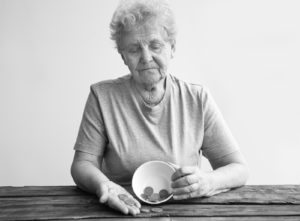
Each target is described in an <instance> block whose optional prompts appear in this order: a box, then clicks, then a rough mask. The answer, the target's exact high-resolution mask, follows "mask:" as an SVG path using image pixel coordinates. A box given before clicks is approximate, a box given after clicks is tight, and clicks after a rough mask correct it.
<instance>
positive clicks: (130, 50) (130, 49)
mask: <svg viewBox="0 0 300 221" xmlns="http://www.w3.org/2000/svg"><path fill="white" fill-rule="evenodd" d="M138 51H139V48H129V49H128V52H129V53H137V52H138Z"/></svg>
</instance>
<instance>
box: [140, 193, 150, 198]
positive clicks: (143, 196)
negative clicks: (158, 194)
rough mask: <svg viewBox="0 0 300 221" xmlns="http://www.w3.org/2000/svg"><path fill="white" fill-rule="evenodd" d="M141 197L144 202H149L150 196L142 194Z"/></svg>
mask: <svg viewBox="0 0 300 221" xmlns="http://www.w3.org/2000/svg"><path fill="white" fill-rule="evenodd" d="M141 197H142V198H143V199H144V200H149V196H148V195H146V194H145V193H142V194H141Z"/></svg>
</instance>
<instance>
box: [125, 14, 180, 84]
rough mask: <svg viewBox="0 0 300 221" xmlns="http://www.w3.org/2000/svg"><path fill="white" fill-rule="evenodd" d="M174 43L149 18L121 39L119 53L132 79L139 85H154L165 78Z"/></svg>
mask: <svg viewBox="0 0 300 221" xmlns="http://www.w3.org/2000/svg"><path fill="white" fill-rule="evenodd" d="M173 52H174V45H171V44H170V43H169V41H167V40H166V33H165V32H164V30H163V28H162V27H161V26H160V25H158V24H157V22H156V21H155V20H150V21H148V22H146V23H145V24H143V25H140V26H138V27H136V28H134V29H133V30H131V31H130V32H128V33H125V34H124V35H123V37H122V40H121V55H122V58H123V60H124V63H125V64H126V65H127V66H128V68H129V70H130V72H131V74H132V76H133V79H134V80H135V82H136V83H137V84H140V85H155V84H157V83H158V82H159V81H161V80H163V79H165V77H166V73H167V69H168V65H169V61H170V59H171V58H172V55H173Z"/></svg>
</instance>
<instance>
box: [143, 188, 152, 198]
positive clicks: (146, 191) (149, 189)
mask: <svg viewBox="0 0 300 221" xmlns="http://www.w3.org/2000/svg"><path fill="white" fill-rule="evenodd" d="M153 192H154V190H153V188H152V187H151V186H147V187H145V189H144V194H146V195H148V196H151V195H152V193H153Z"/></svg>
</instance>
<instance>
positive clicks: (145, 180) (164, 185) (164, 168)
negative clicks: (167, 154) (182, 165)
mask: <svg viewBox="0 0 300 221" xmlns="http://www.w3.org/2000/svg"><path fill="white" fill-rule="evenodd" d="M174 172H175V169H174V168H173V167H172V166H171V165H170V164H168V163H166V162H163V161H148V162H146V163H144V164H142V165H141V166H139V167H138V168H137V169H136V171H135V172H134V174H133V177H132V189H133V192H134V193H135V195H136V196H137V197H138V198H139V199H140V200H141V201H143V202H145V203H148V204H160V203H163V202H166V201H168V200H169V199H171V198H172V196H173V194H172V188H171V176H172V174H173V173H174ZM148 186H150V187H152V188H153V190H154V193H159V191H160V190H162V189H165V190H167V191H168V192H169V194H170V195H169V196H168V197H167V198H164V199H163V200H159V201H156V202H151V201H148V200H146V199H144V198H143V197H142V196H141V195H142V194H143V193H144V189H145V188H146V187H148Z"/></svg>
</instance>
